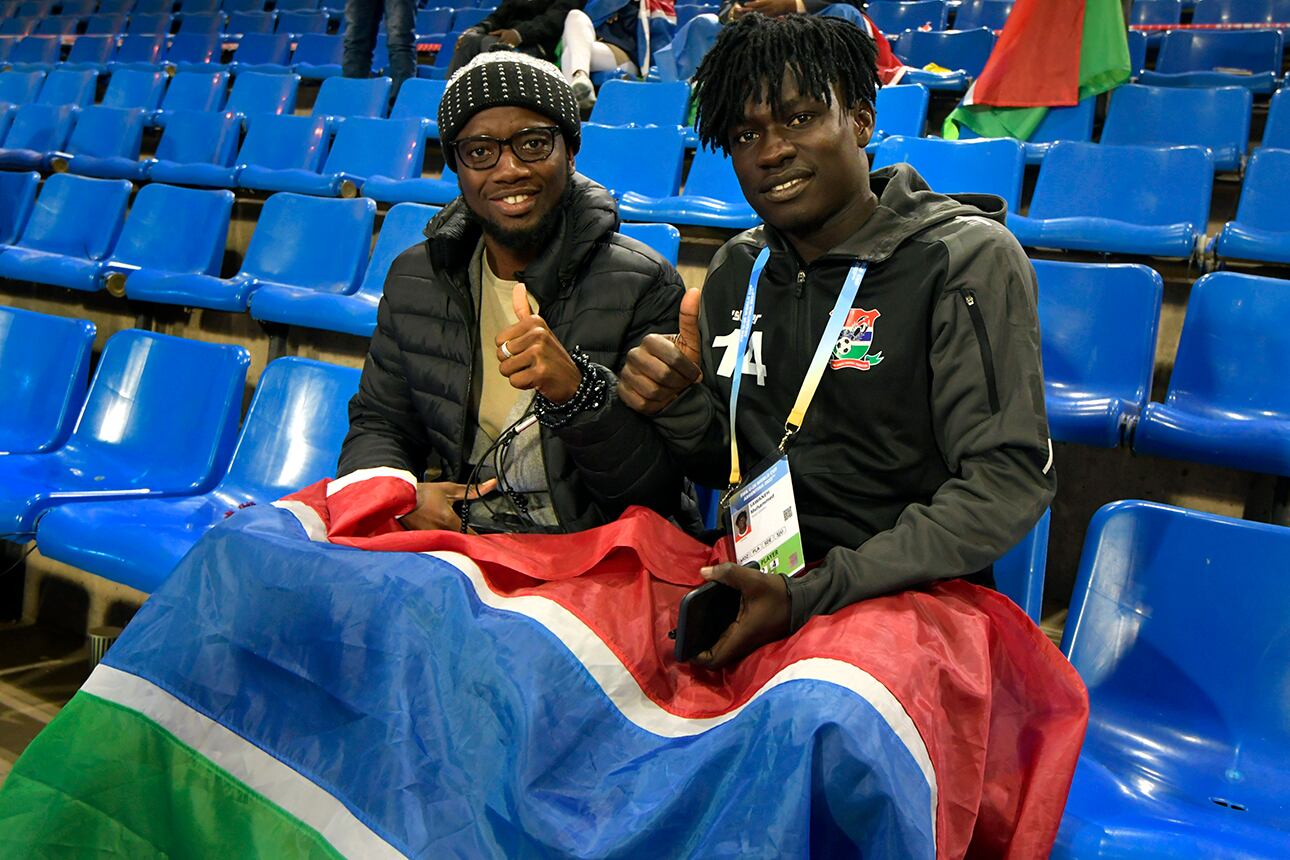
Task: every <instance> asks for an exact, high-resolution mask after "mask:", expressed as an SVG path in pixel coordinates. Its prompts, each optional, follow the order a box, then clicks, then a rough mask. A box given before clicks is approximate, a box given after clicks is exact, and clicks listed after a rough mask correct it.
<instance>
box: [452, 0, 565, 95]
mask: <svg viewBox="0 0 1290 860" xmlns="http://www.w3.org/2000/svg"><path fill="white" fill-rule="evenodd" d="M583 2H585V0H503V2H502V4H501V5H500V6H498V7H497V8H496V9H494V10H493V12H492V14H490V15H489V16H488V17H487V18H485V19H484V20H482V21H480V22H479V23H478V24H476V25H475V26H473V27H470V28H469V29H466V30H463V31H462V33H461V36H460V37H459V38H458V39H457V45H456V48H455V49H454V51H453V55H452V65H451V66H449V67H448V75H449V76H450V77H451V76H452V73H453V72H455V71H457V70H458V69H460V68H461V67H462V66H464V65H466V64H467V63H469V62H470V61H471V60H473V59H474V58H475V56H476V55H478V54H481V53H483V52H485V51H493V50H507V49H510V50H515V51H519V52H520V53H523V54H528V55H529V56H530V57H537V58H538V59H541V60H550V59H551V58H553V57H554V56H555V46H556V45H557V44H559V42H560V34H561V32H562V31H563V29H564V21H565V16H567V15H568V14H569V12H570V11H573V10H575V9H581V8H582V4H583Z"/></svg>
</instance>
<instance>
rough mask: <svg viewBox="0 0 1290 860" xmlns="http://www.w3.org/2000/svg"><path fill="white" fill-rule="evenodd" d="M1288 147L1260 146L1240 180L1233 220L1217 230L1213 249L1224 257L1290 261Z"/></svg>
mask: <svg viewBox="0 0 1290 860" xmlns="http://www.w3.org/2000/svg"><path fill="white" fill-rule="evenodd" d="M1287 189H1290V150H1286V149H1269V148H1267V147H1262V148H1260V149H1259V150H1258V151H1256V152H1255V153H1254V156H1253V157H1252V158H1251V159H1250V163H1249V166H1248V167H1247V168H1246V170H1245V179H1244V181H1243V182H1242V183H1241V202H1240V204H1239V205H1238V206H1237V209H1236V220H1235V221H1228V222H1227V224H1226V226H1224V227H1223V232H1221V233H1219V235H1218V241H1217V242H1216V243H1215V250H1216V251H1217V253H1218V256H1219V258H1220V259H1224V260H1256V261H1259V262H1264V263H1290V195H1287V193H1286V191H1287Z"/></svg>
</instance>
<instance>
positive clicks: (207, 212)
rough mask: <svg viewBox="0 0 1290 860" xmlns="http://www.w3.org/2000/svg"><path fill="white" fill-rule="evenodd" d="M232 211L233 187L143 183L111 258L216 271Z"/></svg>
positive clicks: (150, 266)
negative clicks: (198, 187) (203, 188)
mask: <svg viewBox="0 0 1290 860" xmlns="http://www.w3.org/2000/svg"><path fill="white" fill-rule="evenodd" d="M167 130H169V126H167ZM232 211H233V192H232V191H226V190H223V189H221V190H199V189H196V188H176V187H174V186H170V185H161V184H157V183H153V184H150V185H145V186H143V188H142V189H140V190H139V193H138V195H137V196H136V197H135V199H134V205H132V206H131V207H130V214H129V215H128V216H127V217H126V219H125V227H124V228H123V229H122V230H121V238H120V239H118V240H117V243H116V248H115V249H114V250H113V251H112V261H113V262H116V263H123V264H126V265H130V266H138V267H140V268H143V269H160V270H162V271H165V272H177V273H181V274H191V275H214V276H218V275H219V273H220V266H221V265H222V264H223V262H224V243H225V240H226V239H227V237H228V222H229V216H230V214H232Z"/></svg>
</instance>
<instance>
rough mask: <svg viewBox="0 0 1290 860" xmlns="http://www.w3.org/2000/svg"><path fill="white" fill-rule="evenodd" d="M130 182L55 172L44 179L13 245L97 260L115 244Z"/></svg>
mask: <svg viewBox="0 0 1290 860" xmlns="http://www.w3.org/2000/svg"><path fill="white" fill-rule="evenodd" d="M129 197H130V183H129V182H128V181H126V180H124V179H90V178H89V177H86V176H73V175H71V174H70V173H56V174H54V175H53V176H51V177H49V178H48V179H46V180H45V184H44V185H43V186H42V187H41V189H40V194H39V195H38V196H37V198H36V206H35V208H34V209H33V210H32V213H31V217H30V218H29V219H28V220H27V228H26V229H25V230H23V231H22V238H21V239H20V240H19V241H18V244H19V245H20V246H21V247H24V248H31V249H33V250H37V251H47V252H49V253H52V254H62V255H64V256H67V257H75V258H78V259H81V260H101V259H103V258H104V257H106V256H107V255H108V253H109V252H110V251H111V250H112V246H113V245H115V244H116V237H117V236H118V235H119V234H120V233H121V222H122V221H123V220H124V219H125V205H126V201H127V200H128V199H129Z"/></svg>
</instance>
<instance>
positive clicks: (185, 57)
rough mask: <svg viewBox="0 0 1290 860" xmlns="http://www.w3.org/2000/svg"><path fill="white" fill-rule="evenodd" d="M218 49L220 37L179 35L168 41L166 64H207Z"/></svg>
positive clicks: (190, 34)
mask: <svg viewBox="0 0 1290 860" xmlns="http://www.w3.org/2000/svg"><path fill="white" fill-rule="evenodd" d="M219 49H220V37H219V34H218V33H216V32H215V31H211V32H209V33H180V34H179V35H177V36H175V37H174V38H173V39H171V40H170V50H169V51H167V52H166V62H168V63H209V62H212V60H213V59H214V58H215V56H216V53H217V52H218V51H219Z"/></svg>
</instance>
